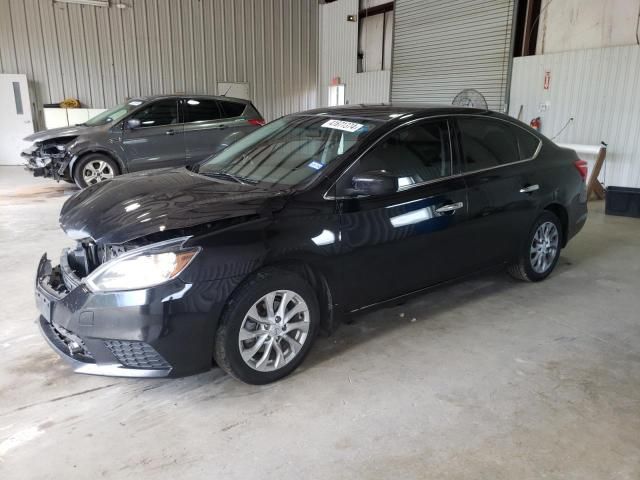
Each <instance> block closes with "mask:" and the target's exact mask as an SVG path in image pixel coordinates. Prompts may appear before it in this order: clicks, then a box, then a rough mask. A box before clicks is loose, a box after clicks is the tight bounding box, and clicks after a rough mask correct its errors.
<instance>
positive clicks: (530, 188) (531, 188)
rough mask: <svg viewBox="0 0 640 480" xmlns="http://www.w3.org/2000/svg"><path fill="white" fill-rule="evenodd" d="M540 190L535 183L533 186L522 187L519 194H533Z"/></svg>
mask: <svg viewBox="0 0 640 480" xmlns="http://www.w3.org/2000/svg"><path fill="white" fill-rule="evenodd" d="M539 188H540V185H538V184H537V183H536V184H535V185H527V186H525V187H522V188H521V189H520V193H531V192H535V191H536V190H538V189H539Z"/></svg>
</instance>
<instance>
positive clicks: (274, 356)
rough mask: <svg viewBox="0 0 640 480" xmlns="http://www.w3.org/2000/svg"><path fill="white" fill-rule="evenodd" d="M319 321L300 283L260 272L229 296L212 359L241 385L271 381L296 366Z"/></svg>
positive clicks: (288, 275)
mask: <svg viewBox="0 0 640 480" xmlns="http://www.w3.org/2000/svg"><path fill="white" fill-rule="evenodd" d="M319 322H320V309H319V308H318V300H317V298H316V294H315V292H314V291H313V288H311V286H310V285H309V284H308V283H307V282H306V281H305V280H304V279H302V278H301V277H300V276H298V275H296V274H295V273H292V272H289V271H286V270H281V269H275V268H273V269H272V268H269V269H265V270H263V271H261V272H258V273H257V274H256V275H255V276H253V277H252V278H251V279H250V280H249V281H248V282H247V283H245V284H244V285H243V286H242V287H240V288H239V289H238V290H237V291H236V292H235V293H234V294H233V295H232V296H231V299H230V300H229V302H228V304H227V309H226V311H225V312H224V314H223V316H222V318H221V321H220V326H219V327H218V331H217V333H216V338H215V343H214V358H215V361H216V363H217V364H218V365H219V366H220V367H221V368H223V369H224V370H225V371H226V372H227V373H229V374H231V375H233V376H234V377H235V378H237V379H239V380H241V381H243V382H246V383H250V384H254V385H262V384H265V383H270V382H273V381H276V380H278V379H280V378H282V377H285V376H287V375H289V374H290V373H291V372H293V371H294V370H295V369H296V368H297V367H298V365H300V363H301V362H302V360H303V359H304V357H305V356H306V354H307V353H308V351H309V349H310V348H311V344H312V343H313V341H314V339H315V336H316V333H317V330H318V324H319Z"/></svg>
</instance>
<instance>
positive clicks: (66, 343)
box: [43, 321, 95, 363]
mask: <svg viewBox="0 0 640 480" xmlns="http://www.w3.org/2000/svg"><path fill="white" fill-rule="evenodd" d="M43 327H44V328H47V329H49V330H50V331H51V333H53V335H51V336H49V338H51V340H52V341H53V342H54V344H55V345H56V346H57V347H58V349H60V350H62V351H63V352H66V353H67V354H68V355H69V356H70V357H72V358H75V359H76V360H80V361H81V362H85V363H94V362H95V360H94V358H93V355H92V353H91V352H90V351H89V350H88V349H87V347H86V346H85V344H84V342H83V341H82V339H81V338H80V337H78V336H77V335H76V334H75V333H73V332H71V331H69V330H67V329H66V328H63V327H61V326H60V325H54V324H51V323H49V322H46V321H44V323H43Z"/></svg>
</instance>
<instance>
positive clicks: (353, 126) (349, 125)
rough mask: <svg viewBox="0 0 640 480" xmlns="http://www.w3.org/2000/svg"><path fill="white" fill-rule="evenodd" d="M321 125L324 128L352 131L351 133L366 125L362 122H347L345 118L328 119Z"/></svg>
mask: <svg viewBox="0 0 640 480" xmlns="http://www.w3.org/2000/svg"><path fill="white" fill-rule="evenodd" d="M321 126H322V127H324V128H333V129H335V130H343V131H345V132H350V133H353V132H357V131H358V130H360V129H361V128H362V127H364V125H362V124H360V123H353V122H345V121H344V120H328V121H326V122H324V123H323V124H322V125H321Z"/></svg>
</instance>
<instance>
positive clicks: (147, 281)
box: [85, 237, 200, 292]
mask: <svg viewBox="0 0 640 480" xmlns="http://www.w3.org/2000/svg"><path fill="white" fill-rule="evenodd" d="M187 238H188V237H187ZM187 238H179V239H173V240H169V241H166V242H160V243H155V244H152V245H148V246H145V247H142V248H137V249H135V250H132V251H130V252H127V253H126V254H124V255H122V256H120V257H117V258H114V259H113V260H110V261H108V262H106V263H104V264H102V265H101V266H100V267H98V268H97V269H96V270H94V271H93V272H92V273H91V274H90V275H89V276H88V277H87V278H86V280H85V281H86V284H87V285H88V287H89V288H90V289H91V290H93V291H94V292H105V291H119V290H137V289H142V288H149V287H153V286H156V285H160V284H162V283H165V282H168V281H169V280H171V279H173V278H175V277H177V276H178V275H179V274H180V273H181V272H182V271H183V270H184V269H185V268H187V267H188V266H189V264H190V263H191V261H192V260H193V259H194V258H195V256H196V255H197V254H198V252H199V251H200V249H199V248H186V249H184V248H182V244H183V243H184V242H185V241H186V240H187Z"/></svg>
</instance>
